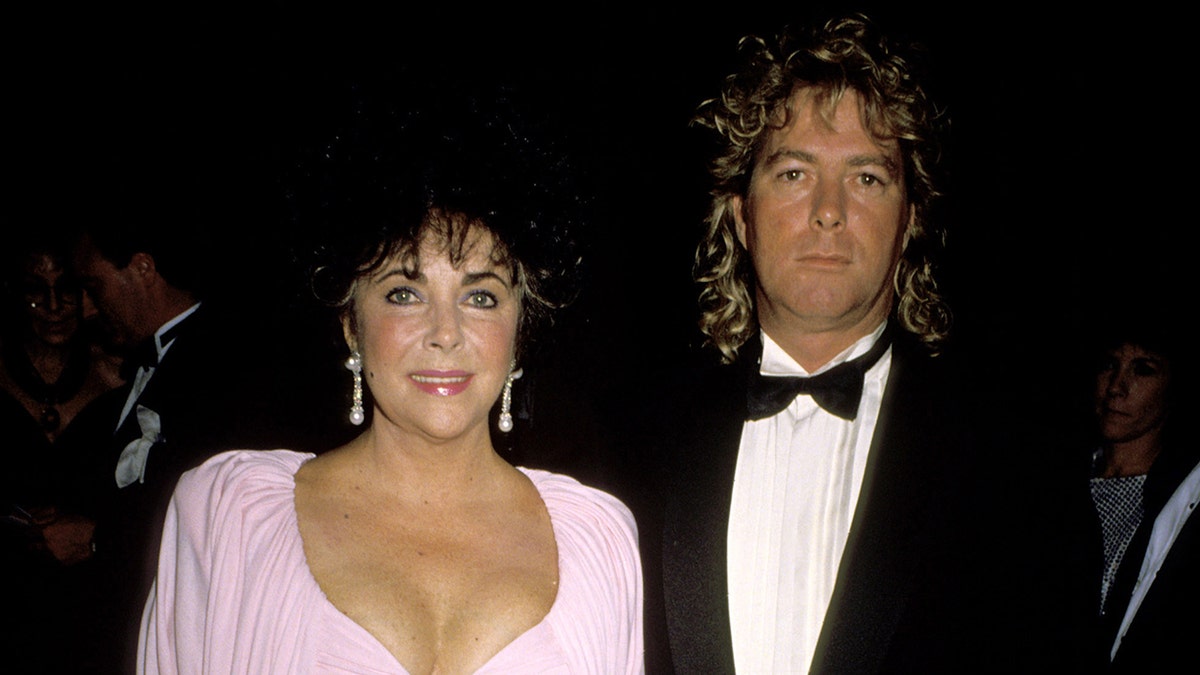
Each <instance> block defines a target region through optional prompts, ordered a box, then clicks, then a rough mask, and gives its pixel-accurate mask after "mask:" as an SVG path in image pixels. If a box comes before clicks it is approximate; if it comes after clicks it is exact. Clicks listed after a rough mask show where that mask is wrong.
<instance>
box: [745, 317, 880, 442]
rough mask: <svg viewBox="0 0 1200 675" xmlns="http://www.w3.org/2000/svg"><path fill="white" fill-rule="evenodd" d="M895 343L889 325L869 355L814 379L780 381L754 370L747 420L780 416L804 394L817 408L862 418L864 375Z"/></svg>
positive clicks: (775, 377) (747, 402) (834, 368)
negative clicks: (859, 407)
mask: <svg viewBox="0 0 1200 675" xmlns="http://www.w3.org/2000/svg"><path fill="white" fill-rule="evenodd" d="M891 343H892V327H891V325H889V326H888V327H887V328H885V329H883V334H882V335H880V336H879V339H878V340H876V341H875V344H874V345H873V346H872V347H871V349H870V350H869V351H868V352H867V353H866V354H863V355H862V356H860V357H858V358H855V359H851V360H849V361H847V362H845V363H842V364H839V365H836V366H834V367H833V368H830V369H829V370H827V371H825V372H823V373H821V374H820V375H815V376H813V377H777V376H771V375H763V374H761V373H760V372H758V369H754V370H752V372H751V373H750V387H749V388H748V389H747V391H746V408H747V415H746V417H747V419H751V420H761V419H766V418H768V417H771V416H772V415H776V414H778V413H779V411H781V410H783V409H784V408H786V407H788V404H790V403H791V402H792V400H793V399H795V398H796V397H797V396H799V395H800V394H808V395H810V396H812V397H813V401H815V402H816V404H817V405H819V406H821V407H822V408H824V409H825V410H827V411H829V412H830V413H832V414H834V415H837V416H838V417H840V418H842V419H845V420H853V419H854V418H855V417H857V416H858V402H859V400H860V399H861V398H862V390H863V375H865V374H866V372H867V371H868V370H870V369H871V366H873V365H875V362H876V361H878V360H879V357H881V356H883V353H884V352H886V351H887V348H888V347H889V346H890V345H891Z"/></svg>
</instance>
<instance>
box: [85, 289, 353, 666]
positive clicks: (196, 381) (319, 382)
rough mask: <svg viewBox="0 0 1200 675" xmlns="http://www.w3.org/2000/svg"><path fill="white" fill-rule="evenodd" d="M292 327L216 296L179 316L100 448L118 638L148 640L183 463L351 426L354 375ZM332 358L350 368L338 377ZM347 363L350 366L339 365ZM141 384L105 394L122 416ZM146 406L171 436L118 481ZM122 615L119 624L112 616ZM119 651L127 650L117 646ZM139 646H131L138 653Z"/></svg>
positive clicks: (97, 474)
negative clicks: (311, 349) (143, 619)
mask: <svg viewBox="0 0 1200 675" xmlns="http://www.w3.org/2000/svg"><path fill="white" fill-rule="evenodd" d="M292 344H293V336H290V335H289V334H288V331H287V330H286V329H285V327H284V326H282V325H279V326H276V327H274V328H272V327H271V326H263V325H260V324H259V323H258V322H257V320H256V319H254V318H253V317H247V316H243V314H242V313H240V312H233V311H229V310H224V309H222V308H219V307H218V306H215V305H214V304H213V303H212V302H211V301H208V302H205V303H204V304H202V305H201V306H200V307H199V308H198V309H197V310H196V312H195V313H193V314H192V315H191V316H189V317H188V318H186V319H185V320H184V321H182V322H181V323H180V324H179V328H178V331H177V333H176V337H175V342H174V343H173V344H172V346H171V348H170V349H169V350H168V351H167V353H166V354H165V355H164V356H163V359H162V362H161V363H159V364H158V366H157V367H156V368H155V372H154V374H153V376H152V377H151V378H150V381H149V383H148V384H147V386H146V388H145V390H144V391H143V392H142V393H141V395H140V396H139V397H138V400H137V404H135V406H134V408H133V409H132V410H131V411H130V413H129V415H128V416H127V417H126V418H125V420H124V421H123V422H122V424H121V426H120V428H118V429H116V431H115V433H113V435H112V436H111V437H110V438H108V439H106V447H107V450H106V451H105V452H103V453H98V455H97V457H98V459H97V463H96V465H95V469H94V471H93V473H94V481H95V485H96V487H94V488H93V489H94V490H95V492H96V494H97V497H96V502H97V505H98V514H99V515H98V525H97V531H96V542H97V551H96V562H97V563H98V567H99V568H100V570H101V572H100V574H101V577H102V578H103V579H104V581H103V582H102V585H103V586H104V589H103V591H102V594H103V595H104V599H103V600H102V601H101V602H103V603H105V604H107V605H108V606H109V607H110V608H111V611H110V613H109V615H107V616H105V617H103V618H102V619H101V623H105V624H108V625H106V626H103V627H102V628H101V629H100V632H101V633H108V632H111V633H112V635H111V637H110V638H108V639H109V640H111V643H112V645H113V646H114V647H117V646H124V647H129V646H131V645H130V642H129V640H130V638H129V636H130V635H132V636H133V638H134V640H136V629H137V623H138V620H139V618H140V614H141V609H142V606H143V604H144V602H145V599H146V595H147V592H148V591H149V588H150V584H151V582H152V581H153V579H154V574H155V568H156V565H157V560H158V549H159V543H160V538H161V533H162V523H163V519H164V517H165V514H166V509H167V505H168V503H169V501H170V497H171V494H172V492H173V491H174V488H175V484H176V482H177V481H178V480H179V477H180V475H181V474H183V472H185V471H187V470H188V469H190V468H192V467H194V466H197V465H198V464H200V463H202V462H203V461H204V460H205V459H207V458H209V457H211V456H212V455H214V454H216V453H218V452H221V451H224V450H229V449H235V448H250V449H270V448H291V449H295V450H300V451H312V452H319V451H321V450H323V449H325V448H326V447H332V446H333V445H335V444H336V443H337V442H339V441H340V440H342V439H344V438H348V437H349V433H352V431H353V427H351V426H350V425H349V423H348V422H346V421H345V414H346V411H347V410H348V409H349V394H350V379H349V376H348V375H347V374H346V373H345V370H344V369H342V368H341V367H340V364H339V363H338V362H337V355H336V354H332V353H331V354H329V355H328V356H325V357H324V358H322V359H321V361H318V362H316V363H314V362H313V361H312V359H310V355H309V354H308V353H307V352H304V351H302V350H303V349H305V348H304V347H301V346H299V345H300V343H295V344H296V346H295V347H294V348H293V347H292ZM325 361H327V362H328V364H327V365H330V366H332V367H334V368H336V370H335V371H334V373H335V374H336V375H340V376H341V377H338V378H336V379H334V380H326V379H324V376H323V375H321V373H324V372H327V371H322V370H321V368H320V367H319V364H320V363H321V362H325ZM337 371H341V372H340V373H338V372H337ZM130 387H131V384H127V385H126V386H124V387H122V388H120V389H117V390H114V391H113V392H110V394H109V396H108V399H107V401H106V402H105V405H106V406H107V407H108V408H109V410H110V411H111V413H110V414H111V415H112V417H111V420H112V422H111V424H112V425H113V426H115V425H116V422H117V418H118V415H119V414H120V410H121V408H122V406H123V405H124V403H125V400H126V397H127V395H128V393H129V391H130ZM137 405H142V406H146V407H147V408H150V409H151V410H153V411H155V412H156V413H157V414H158V415H159V418H160V422H161V439H162V440H161V441H160V442H158V443H156V444H155V445H154V446H153V447H152V448H151V450H150V453H149V456H148V459H147V462H146V468H145V479H144V482H140V483H134V484H132V485H129V486H126V487H124V488H117V486H116V482H115V480H114V471H115V469H116V465H117V460H118V458H119V457H120V455H121V452H122V451H123V450H124V448H125V447H126V445H127V444H128V443H130V442H131V441H133V440H135V439H137V438H140V437H141V436H142V431H141V429H140V427H139V424H138V420H137V412H136V408H137ZM109 626H111V628H110V627H109ZM114 653H115V652H114ZM131 653H132V652H129V651H127V652H126V654H125V655H124V657H123V658H124V660H125V663H126V664H128V663H130V659H131V658H132V657H131V655H130V654H131Z"/></svg>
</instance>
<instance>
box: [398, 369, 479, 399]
mask: <svg viewBox="0 0 1200 675" xmlns="http://www.w3.org/2000/svg"><path fill="white" fill-rule="evenodd" d="M408 377H409V379H411V380H412V381H413V384H415V385H417V389H420V390H421V391H423V392H425V393H427V394H433V395H434V396H454V395H455V394H460V393H462V392H463V390H465V389H466V388H467V386H468V385H470V384H471V378H472V377H473V375H471V374H470V373H464V372H461V371H445V372H442V371H422V372H419V373H412V374H410V375H409V376H408Z"/></svg>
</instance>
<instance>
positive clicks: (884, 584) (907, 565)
mask: <svg viewBox="0 0 1200 675" xmlns="http://www.w3.org/2000/svg"><path fill="white" fill-rule="evenodd" d="M910 366H911V363H910V362H909V361H907V355H905V354H903V353H898V352H894V353H893V358H892V366H891V371H890V373H889V375H888V384H887V389H886V391H885V393H884V398H883V404H882V407H881V413H880V419H879V422H878V423H877V425H876V428H875V431H874V436H873V439H872V441H871V451H870V455H869V457H868V461H867V468H866V471H865V473H864V477H863V486H862V490H861V492H860V495H861V496H860V498H859V502H858V505H857V507H856V509H855V514H854V520H853V522H852V524H851V527H850V532H849V537H848V540H847V542H846V549H845V553H844V554H843V556H842V561H841V564H840V566H839V568H838V580H837V584H836V586H835V587H834V594H833V597H832V598H831V601H830V606H829V609H828V611H827V613H826V617H825V623H824V625H823V627H822V630H821V637H820V639H819V641H818V644H817V649H816V653H815V656H814V659H813V663H814V667H813V672H879V671H880V669H881V663H882V659H883V657H884V655H885V653H886V652H887V649H888V645H889V643H890V642H891V639H892V636H893V635H894V633H895V631H896V628H897V624H898V622H899V621H900V617H901V615H902V614H903V612H904V610H905V608H906V605H907V602H908V600H909V597H910V595H911V593H912V591H913V585H914V579H915V576H916V570H917V567H918V566H919V564H920V561H921V558H922V556H923V555H924V554H925V552H926V551H927V549H928V538H929V537H930V536H931V534H932V533H933V530H934V529H936V528H930V527H929V523H928V516H929V515H930V514H929V508H928V507H929V504H930V500H931V495H930V490H929V484H928V481H927V480H926V479H927V478H928V477H929V476H931V475H934V473H936V467H929V466H927V465H926V461H925V458H927V457H928V456H929V454H930V453H929V452H928V448H929V447H930V445H931V443H936V440H935V437H936V435H937V432H936V431H935V430H934V429H933V428H932V426H931V425H932V422H933V420H931V419H930V416H929V415H928V413H927V408H928V405H929V403H928V401H929V398H928V394H929V392H927V391H925V387H924V386H923V383H922V382H921V381H920V380H919V379H918V378H917V377H915V376H914V375H915V374H914V373H913V372H912V370H911V368H910ZM931 470H932V471H933V473H931Z"/></svg>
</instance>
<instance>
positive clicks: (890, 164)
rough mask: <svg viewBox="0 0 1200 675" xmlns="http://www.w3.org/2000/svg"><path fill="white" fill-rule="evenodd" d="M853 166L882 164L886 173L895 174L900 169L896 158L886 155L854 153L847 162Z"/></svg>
mask: <svg viewBox="0 0 1200 675" xmlns="http://www.w3.org/2000/svg"><path fill="white" fill-rule="evenodd" d="M847 164H849V165H850V166H853V167H863V166H882V167H883V168H884V169H887V171H888V173H892V174H895V173H897V172H898V171H899V170H900V167H899V165H898V164H897V163H896V160H894V159H892V158H891V157H888V156H887V155H855V156H854V157H851V158H850V160H849V161H848V162H847Z"/></svg>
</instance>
